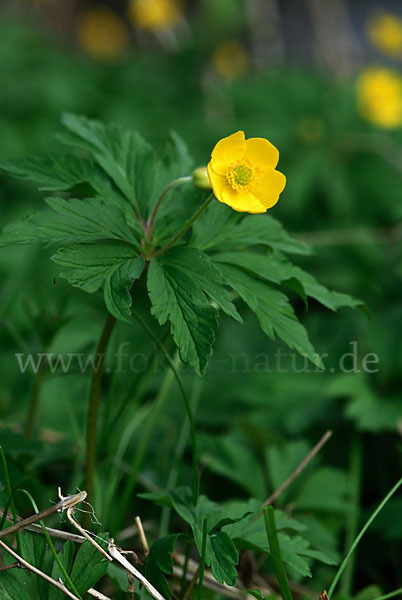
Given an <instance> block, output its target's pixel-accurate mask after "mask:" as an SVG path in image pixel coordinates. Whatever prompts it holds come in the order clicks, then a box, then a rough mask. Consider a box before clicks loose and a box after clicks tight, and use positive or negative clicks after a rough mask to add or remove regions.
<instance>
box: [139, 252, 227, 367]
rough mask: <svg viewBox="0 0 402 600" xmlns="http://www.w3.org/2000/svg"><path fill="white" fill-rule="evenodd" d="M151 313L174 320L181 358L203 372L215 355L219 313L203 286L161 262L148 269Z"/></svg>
mask: <svg viewBox="0 0 402 600" xmlns="http://www.w3.org/2000/svg"><path fill="white" fill-rule="evenodd" d="M148 293H149V297H150V299H151V304H152V308H151V313H152V314H153V315H154V317H155V318H156V319H157V320H158V322H159V324H160V325H164V324H165V323H166V322H167V321H170V324H171V332H172V335H173V339H174V341H175V343H176V345H177V346H178V348H179V352H180V357H181V359H182V360H183V362H185V363H189V364H190V365H191V366H192V367H193V368H194V369H195V370H196V372H197V373H198V374H200V375H202V374H203V373H204V372H205V369H206V367H207V363H208V359H209V357H210V356H211V354H212V346H213V343H214V341H215V329H216V327H217V324H218V312H217V310H216V309H215V308H213V307H212V306H210V305H209V304H208V303H207V300H206V297H205V294H204V292H203V290H202V288H201V287H200V286H199V285H197V284H196V282H194V281H193V279H192V278H191V277H189V276H188V274H187V273H185V272H184V271H183V270H180V269H175V268H173V267H170V266H169V265H168V264H163V265H161V264H159V263H158V262H157V261H156V260H155V259H152V260H151V262H150V266H149V270H148Z"/></svg>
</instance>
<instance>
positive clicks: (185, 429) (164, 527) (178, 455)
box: [159, 378, 202, 537]
mask: <svg viewBox="0 0 402 600" xmlns="http://www.w3.org/2000/svg"><path fill="white" fill-rule="evenodd" d="M201 388H202V379H198V378H197V379H196V380H195V382H194V387H193V391H192V394H191V398H190V406H191V412H192V413H193V414H195V412H196V410H197V406H198V402H199V399H200V396H201ZM189 428H190V427H189V422H188V419H184V422H183V424H182V426H181V429H180V433H179V437H178V440H177V444H176V448H175V452H174V456H173V461H172V466H171V469H170V472H169V477H168V480H167V482H166V489H167V490H171V489H174V488H175V487H176V485H177V480H178V476H179V472H180V464H181V460H182V457H183V454H184V450H185V449H186V444H187V438H188V433H189ZM171 512H172V508H171V506H164V507H163V509H162V515H161V523H160V527H159V537H165V536H166V535H167V534H168V531H169V521H170V515H171Z"/></svg>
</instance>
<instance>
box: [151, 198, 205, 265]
mask: <svg viewBox="0 0 402 600" xmlns="http://www.w3.org/2000/svg"><path fill="white" fill-rule="evenodd" d="M213 199H214V195H213V194H210V195H209V196H208V198H207V199H206V200H205V202H204V204H202V205H201V206H200V208H199V209H198V210H197V212H196V213H194V215H193V216H192V217H191V219H189V220H188V221H187V223H186V224H185V225H184V226H183V227H182V228H181V229H180V231H179V232H178V233H176V235H175V236H174V237H173V238H172V239H171V240H170V242H168V243H167V244H166V246H163V248H161V249H160V250H159V252H157V253H156V254H155V255H154V256H155V258H158V257H159V256H162V254H165V252H167V251H168V250H169V249H170V248H171V247H172V246H174V245H175V243H176V242H177V241H178V240H179V239H180V238H181V237H182V236H183V235H184V234H185V233H186V231H187V230H188V229H190V227H191V225H192V224H193V223H194V222H195V221H196V220H197V219H198V217H199V216H201V215H202V213H203V212H204V210H206V209H207V208H208V206H209V205H210V204H211V202H212V200H213Z"/></svg>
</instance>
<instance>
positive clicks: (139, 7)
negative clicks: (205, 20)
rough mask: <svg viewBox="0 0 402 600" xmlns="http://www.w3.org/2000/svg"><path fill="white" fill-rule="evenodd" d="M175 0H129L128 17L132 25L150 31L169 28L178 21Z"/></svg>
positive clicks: (177, 6) (179, 12) (179, 11)
mask: <svg viewBox="0 0 402 600" xmlns="http://www.w3.org/2000/svg"><path fill="white" fill-rule="evenodd" d="M180 16H181V10H180V7H179V4H178V2H177V0H130V3H129V17H130V20H131V21H132V23H133V25H136V26H138V27H141V28H142V29H149V30H151V31H154V30H158V29H169V28H171V27H174V26H175V25H176V24H177V22H178V21H179V19H180Z"/></svg>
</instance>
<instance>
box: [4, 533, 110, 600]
mask: <svg viewBox="0 0 402 600" xmlns="http://www.w3.org/2000/svg"><path fill="white" fill-rule="evenodd" d="M20 535H21V552H22V557H23V558H24V559H25V560H26V561H27V562H29V563H30V564H31V565H33V566H35V567H37V568H38V569H40V570H41V571H43V572H44V573H46V574H48V575H49V576H50V577H52V578H53V579H55V580H56V581H58V580H59V578H60V577H61V572H60V568H59V566H58V565H57V563H56V561H55V560H54V558H53V556H52V554H51V553H50V552H49V551H47V548H46V540H45V538H44V537H43V536H42V535H40V534H39V533H31V532H30V531H23V532H22V533H21V534H20ZM108 537H109V536H108V535H107V534H101V535H100V538H101V539H103V540H105V541H106V540H108ZM74 552H75V549H74V544H73V543H72V542H71V541H67V542H65V544H64V545H63V547H62V549H61V550H60V552H59V558H60V560H61V563H62V564H63V566H64V568H65V569H66V571H67V573H68V574H69V576H70V578H71V581H72V582H73V584H74V585H75V587H76V589H77V591H78V592H79V593H80V594H81V595H82V596H83V595H84V594H85V593H86V592H87V590H88V589H89V588H91V587H92V586H94V585H95V583H96V582H98V581H99V580H100V579H101V578H102V577H103V576H104V575H105V573H106V569H107V560H106V558H104V557H103V556H102V554H100V552H99V550H97V549H96V548H95V547H94V546H93V545H92V544H91V543H90V542H88V541H86V542H84V543H83V544H82V545H81V547H80V548H79V550H78V552H77V553H76V554H75V556H74ZM4 561H5V564H7V565H9V564H12V563H14V562H15V559H14V558H13V557H12V556H11V555H8V554H7V553H6V552H4ZM63 596H65V594H63V592H61V591H59V590H57V589H56V588H55V587H53V586H50V585H49V584H48V583H47V582H45V581H44V580H43V579H41V578H40V577H38V576H37V575H32V573H30V572H29V571H27V570H25V569H15V568H14V569H11V570H8V571H5V572H2V573H1V575H0V598H1V599H2V600H3V599H4V600H15V599H16V598H21V600H32V599H33V598H41V600H42V598H43V600H60V599H61V598H63Z"/></svg>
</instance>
